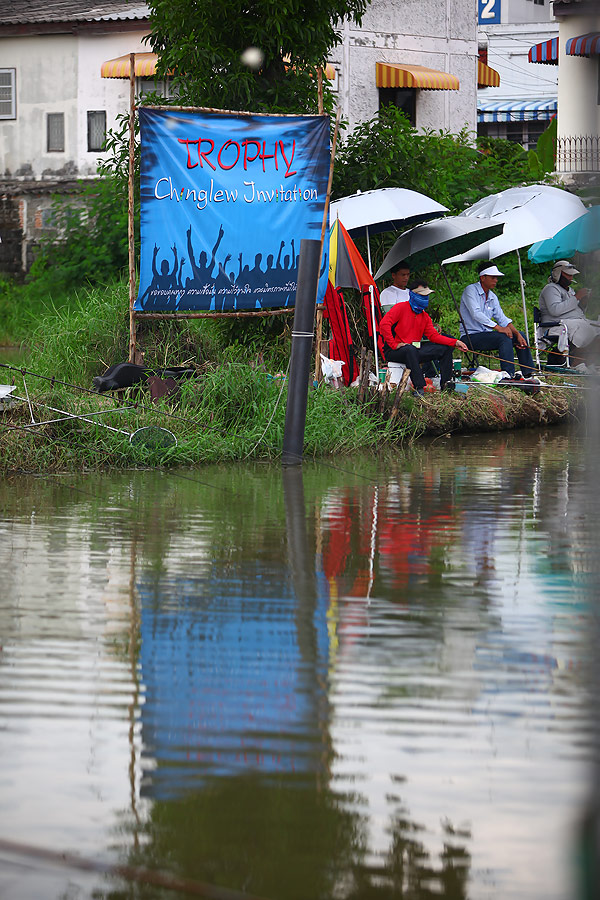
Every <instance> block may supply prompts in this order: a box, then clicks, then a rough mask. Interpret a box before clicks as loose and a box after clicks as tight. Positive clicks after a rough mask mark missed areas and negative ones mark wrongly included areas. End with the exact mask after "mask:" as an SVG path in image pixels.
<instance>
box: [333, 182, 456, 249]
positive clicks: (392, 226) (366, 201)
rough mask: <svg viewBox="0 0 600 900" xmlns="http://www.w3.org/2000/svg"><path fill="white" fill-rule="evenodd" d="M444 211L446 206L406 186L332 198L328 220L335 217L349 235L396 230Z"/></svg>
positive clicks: (357, 235) (446, 209)
mask: <svg viewBox="0 0 600 900" xmlns="http://www.w3.org/2000/svg"><path fill="white" fill-rule="evenodd" d="M444 212H448V208H447V207H446V206H442V204H441V203H437V202H436V201H435V200H432V199H431V197H428V196H427V195H426V194H421V193H419V191H409V190H408V189H407V188H379V190H374V191H364V192H362V191H358V192H357V193H356V194H352V195H351V196H350V197H342V199H341V200H334V201H333V202H332V203H331V204H330V206H329V214H330V218H331V220H332V221H333V220H334V219H336V218H338V219H339V220H340V222H341V223H342V225H343V226H344V228H345V229H346V231H348V232H349V233H350V235H351V237H352V238H356V237H360V236H362V235H363V234H366V236H367V237H368V235H369V234H380V233H381V232H382V231H396V230H397V229H398V228H402V227H403V226H405V225H413V224H414V223H415V222H424V221H425V220H426V219H433V218H434V216H439V215H440V214H441V213H444Z"/></svg>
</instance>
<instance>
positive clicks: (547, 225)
mask: <svg viewBox="0 0 600 900" xmlns="http://www.w3.org/2000/svg"><path fill="white" fill-rule="evenodd" d="M585 211H586V208H585V206H584V205H583V203H582V202H581V200H580V199H579V197H576V196H575V195H574V194H570V193H569V192H568V191H565V190H562V189H561V188H556V187H550V185H547V184H532V185H528V186H525V187H517V188H508V190H506V191H501V192H500V193H499V194H490V195H489V196H488V197H483V198H482V199H481V200H478V201H477V203H474V204H473V206H470V207H469V208H468V209H465V210H463V212H461V213H460V215H459V216H458V218H465V219H469V220H475V221H477V220H478V219H481V218H482V217H488V218H489V219H492V220H495V221H498V222H503V223H504V231H503V232H502V234H501V235H499V236H498V237H495V238H492V239H491V240H489V241H485V242H483V243H480V244H478V245H477V246H476V247H473V248H472V249H471V250H468V251H467V252H464V253H460V254H459V255H454V256H452V257H450V258H448V259H445V260H444V265H445V264H446V263H454V262H470V261H472V260H476V259H496V257H498V256H502V255H503V254H505V253H511V252H512V251H513V250H514V251H516V253H517V259H518V262H519V279H520V282H521V299H522V302H523V315H524V317H525V330H526V333H527V336H528V339H529V326H528V322H527V307H526V303H525V282H524V281H523V272H522V269H521V257H520V256H519V249H520V248H521V247H530V246H531V244H534V243H535V242H536V241H543V240H545V239H546V238H549V237H553V236H554V235H555V234H556V232H557V231H559V230H560V229H561V228H564V226H565V225H569V223H570V222H573V221H574V220H575V219H578V218H579V216H582V215H583V214H584V213H585Z"/></svg>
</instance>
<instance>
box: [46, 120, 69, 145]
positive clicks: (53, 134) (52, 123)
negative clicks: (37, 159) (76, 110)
mask: <svg viewBox="0 0 600 900" xmlns="http://www.w3.org/2000/svg"><path fill="white" fill-rule="evenodd" d="M46 136H47V145H48V146H47V149H48V153H52V152H55V153H64V149H65V114H64V113H48V119H47V135H46Z"/></svg>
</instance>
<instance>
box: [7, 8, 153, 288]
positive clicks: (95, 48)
mask: <svg viewBox="0 0 600 900" xmlns="http://www.w3.org/2000/svg"><path fill="white" fill-rule="evenodd" d="M147 15H148V11H147V7H146V5H145V4H143V3H141V4H137V5H136V4H135V3H129V2H127V0H96V2H95V3H94V4H92V3H91V2H82V0H55V2H52V3H48V2H46V0H12V2H11V3H10V4H9V5H6V4H4V8H3V9H2V12H1V13H0V233H1V235H2V243H1V244H0V270H3V271H8V272H19V271H23V270H26V269H27V268H28V265H29V264H30V262H31V247H32V244H33V242H34V241H35V239H36V238H37V237H39V235H40V233H41V232H42V231H43V229H44V225H45V222H46V219H47V215H48V210H49V207H50V205H51V202H52V196H53V195H54V194H56V193H59V192H73V191H76V190H78V186H77V179H92V178H94V177H96V166H97V164H98V160H99V159H101V158H102V156H103V154H102V144H103V142H104V138H105V135H106V130H107V128H112V127H114V126H115V124H116V118H117V115H118V114H119V113H122V112H124V111H126V110H127V109H128V105H129V85H128V83H127V81H125V80H115V79H106V78H102V77H101V66H102V63H104V62H106V61H107V60H109V59H111V58H114V57H118V56H120V55H122V54H126V53H127V54H128V53H129V52H131V51H144V50H147V47H146V46H145V45H144V44H143V43H142V38H143V36H144V35H145V34H147V33H148V19H147Z"/></svg>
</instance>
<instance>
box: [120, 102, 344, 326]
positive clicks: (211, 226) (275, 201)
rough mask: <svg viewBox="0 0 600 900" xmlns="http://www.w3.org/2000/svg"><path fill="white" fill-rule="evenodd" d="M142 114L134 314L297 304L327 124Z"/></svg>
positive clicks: (322, 119)
mask: <svg viewBox="0 0 600 900" xmlns="http://www.w3.org/2000/svg"><path fill="white" fill-rule="evenodd" d="M139 121H140V132H141V153H142V156H141V186H140V193H141V260H140V285H139V291H138V296H137V300H136V302H135V309H136V310H140V311H154V310H159V311H165V312H166V311H169V312H172V311H183V310H213V311H216V312H226V311H231V310H252V309H265V308H267V309H273V308H278V307H285V306H293V305H294V303H295V299H296V282H297V274H298V260H299V255H300V241H301V240H302V238H310V239H316V240H320V238H321V226H322V221H323V211H324V207H325V197H326V193H327V181H328V177H329V161H330V148H329V119H328V118H327V117H326V116H258V115H235V114H226V113H212V112H203V111H196V110H191V111H180V110H167V109H151V108H147V109H146V108H143V107H142V108H140V110H139ZM326 250H327V248H326V247H325V248H324V258H323V260H322V269H321V278H320V280H319V298H323V297H324V296H325V289H326V286H327V252H326Z"/></svg>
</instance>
